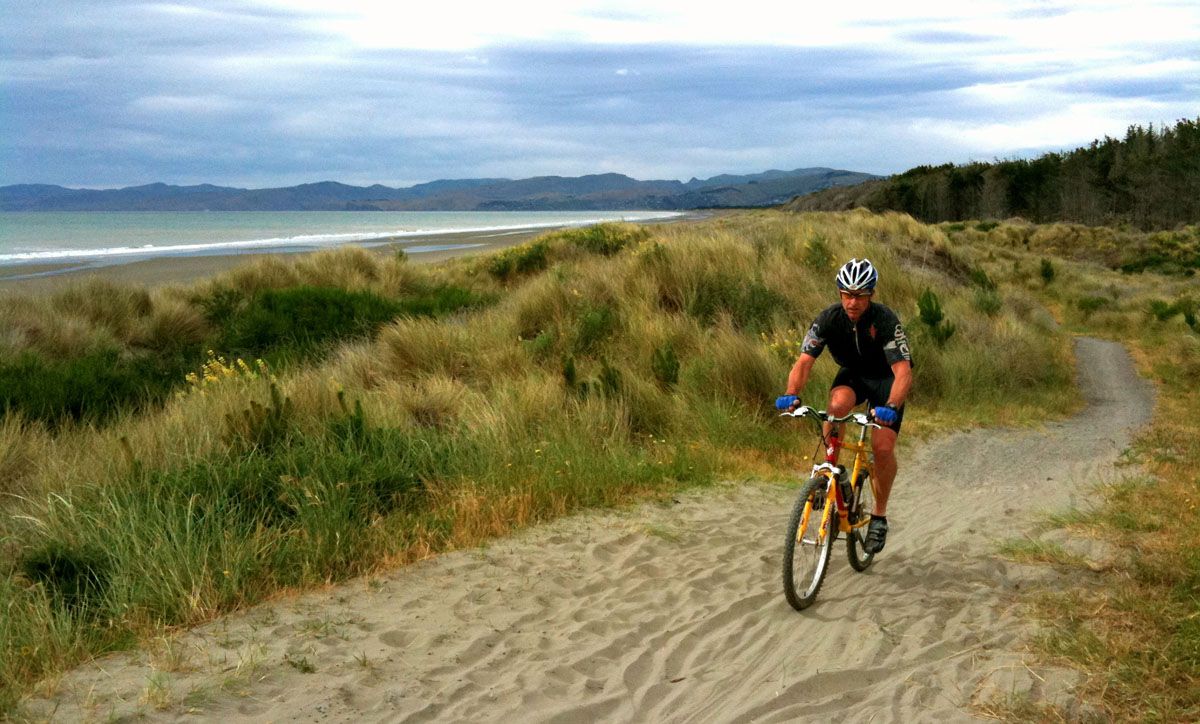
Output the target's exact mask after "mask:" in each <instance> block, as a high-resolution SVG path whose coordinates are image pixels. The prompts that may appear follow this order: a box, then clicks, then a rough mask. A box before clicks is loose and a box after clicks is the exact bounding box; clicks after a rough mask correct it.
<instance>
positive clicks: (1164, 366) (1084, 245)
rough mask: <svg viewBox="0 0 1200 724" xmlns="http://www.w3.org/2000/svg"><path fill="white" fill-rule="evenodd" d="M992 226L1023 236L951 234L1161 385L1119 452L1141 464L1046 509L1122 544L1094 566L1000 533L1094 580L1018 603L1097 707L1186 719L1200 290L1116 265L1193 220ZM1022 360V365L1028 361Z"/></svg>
mask: <svg viewBox="0 0 1200 724" xmlns="http://www.w3.org/2000/svg"><path fill="white" fill-rule="evenodd" d="M1018 232H1020V233H1018ZM1025 232H1029V233H1025ZM997 233H1000V234H1013V235H1014V236H1016V238H1017V239H1018V242H1017V243H1018V244H1019V245H1020V246H1022V247H1023V246H1024V243H1023V241H1021V239H1024V238H1028V239H1029V240H1030V244H1029V246H1030V248H1031V251H1029V252H1028V253H1026V252H1023V251H1016V250H1010V253H1008V254H1003V255H1002V254H998V253H996V250H995V249H994V248H992V247H991V245H990V240H985V239H983V235H979V238H976V239H973V240H971V241H969V242H967V241H966V237H967V236H969V235H970V234H969V232H967V233H966V234H964V233H963V232H959V233H955V234H953V235H952V238H953V239H954V240H955V241H959V242H964V245H965V246H968V247H969V248H970V249H973V250H974V252H973V253H977V254H980V256H981V259H980V263H981V264H982V265H984V266H985V267H986V268H987V269H988V273H989V274H992V273H994V274H995V275H996V276H997V278H999V279H1001V280H1004V281H1003V282H1002V287H1003V285H1004V283H1008V284H1011V285H1012V287H1011V288H1020V287H1021V286H1022V285H1023V286H1024V287H1025V288H1026V289H1028V290H1030V292H1031V293H1032V294H1033V295H1034V296H1035V297H1036V298H1040V299H1041V300H1043V301H1044V302H1045V304H1046V305H1047V306H1048V307H1049V308H1050V309H1052V310H1053V312H1054V314H1055V316H1056V317H1057V318H1058V320H1059V321H1060V322H1061V324H1062V325H1063V327H1065V328H1067V329H1070V330H1072V331H1074V332H1078V333H1084V334H1090V335H1098V336H1103V337H1109V338H1111V339H1114V340H1116V341H1119V342H1121V343H1123V344H1125V345H1126V346H1127V347H1128V348H1129V349H1130V351H1131V352H1132V353H1133V355H1134V358H1135V360H1136V361H1137V364H1138V367H1139V370H1140V371H1141V373H1142V374H1143V375H1144V376H1146V377H1148V378H1150V379H1152V380H1154V381H1155V383H1156V384H1157V385H1158V387H1159V396H1158V403H1157V409H1156V411H1155V416H1154V419H1153V422H1152V423H1151V425H1150V426H1149V427H1148V428H1147V429H1146V430H1145V431H1143V433H1142V434H1141V436H1140V437H1139V438H1138V439H1137V440H1136V441H1135V442H1134V444H1133V445H1132V447H1131V448H1130V449H1129V450H1128V451H1127V452H1126V453H1125V456H1124V457H1125V460H1126V461H1127V462H1128V463H1129V464H1131V465H1137V466H1139V467H1140V468H1141V474H1138V475H1131V476H1130V477H1129V478H1128V479H1126V480H1123V481H1121V482H1117V483H1113V484H1108V485H1105V486H1104V487H1102V488H1100V489H1099V493H1100V495H1101V502H1100V505H1098V506H1097V507H1095V508H1094V509H1091V510H1088V511H1074V512H1072V513H1070V514H1067V515H1063V516H1059V517H1058V520H1057V522H1058V524H1060V525H1065V526H1068V527H1070V528H1072V529H1074V530H1076V531H1078V532H1079V534H1080V535H1085V536H1088V537H1092V538H1098V539H1100V540H1104V541H1107V542H1110V543H1112V544H1114V545H1115V546H1117V547H1118V548H1119V549H1120V550H1122V551H1123V555H1121V556H1118V557H1116V559H1115V560H1116V563H1114V564H1113V566H1112V567H1110V568H1107V569H1106V570H1104V571H1102V572H1100V573H1097V572H1095V571H1094V570H1092V569H1088V568H1087V566H1088V565H1089V562H1088V561H1083V560H1075V559H1074V557H1072V556H1070V555H1066V554H1064V553H1063V552H1062V551H1061V550H1057V549H1055V548H1054V547H1047V546H1045V544H1039V543H1036V542H1023V543H1022V542H1018V543H1013V544H1011V545H1010V546H1009V548H1010V550H1008V553H1009V554H1010V555H1013V556H1015V557H1020V558H1023V559H1026V560H1044V561H1047V562H1052V563H1054V564H1056V565H1060V566H1077V567H1080V568H1081V569H1083V570H1082V572H1081V575H1084V576H1087V577H1088V578H1090V579H1091V580H1092V581H1093V583H1094V585H1091V586H1088V587H1081V588H1079V589H1077V590H1074V591H1070V592H1042V593H1040V594H1038V595H1031V596H1030V597H1029V598H1028V600H1027V604H1028V606H1029V610H1030V611H1031V612H1032V614H1033V615H1034V616H1035V617H1037V618H1038V619H1040V620H1042V621H1043V622H1044V623H1045V626H1044V629H1043V630H1044V632H1043V633H1042V634H1041V635H1040V636H1039V637H1038V639H1037V641H1036V642H1035V643H1036V647H1037V650H1038V651H1040V652H1041V654H1042V655H1045V656H1047V657H1050V658H1053V659H1055V660H1056V661H1058V662H1061V663H1069V664H1072V665H1074V666H1076V667H1078V668H1081V669H1084V670H1086V671H1087V672H1088V674H1089V675H1088V677H1087V678H1086V682H1085V684H1084V691H1082V692H1080V693H1081V695H1082V696H1083V698H1085V699H1087V700H1088V701H1091V702H1098V703H1099V704H1100V707H1101V709H1102V710H1103V711H1102V716H1103V717H1104V720H1105V721H1114V722H1177V723H1183V722H1195V721H1198V720H1200V654H1198V653H1197V652H1200V625H1196V624H1195V622H1196V621H1197V620H1198V618H1197V615H1198V612H1200V478H1197V476H1196V470H1197V467H1200V429H1198V428H1200V426H1198V425H1197V424H1196V422H1195V419H1194V417H1195V416H1194V410H1195V409H1196V407H1197V406H1198V405H1200V386H1198V385H1197V384H1196V380H1197V379H1200V336H1198V335H1197V330H1196V329H1195V328H1193V327H1192V326H1191V325H1190V324H1189V323H1188V322H1187V321H1186V318H1185V312H1186V311H1187V310H1188V309H1189V308H1190V305H1191V303H1192V300H1194V299H1196V298H1197V296H1200V295H1198V293H1197V288H1196V284H1195V282H1194V281H1193V280H1192V279H1191V277H1189V276H1188V275H1187V273H1186V269H1185V268H1184V265H1180V264H1173V265H1171V264H1133V265H1132V266H1133V267H1136V268H1138V269H1147V270H1156V271H1155V273H1145V272H1139V273H1129V272H1128V271H1126V272H1125V273H1121V272H1119V271H1114V270H1115V269H1121V268H1125V269H1129V268H1130V267H1131V265H1130V260H1131V259H1137V258H1143V257H1148V256H1149V257H1153V255H1155V254H1157V253H1158V250H1156V247H1155V245H1156V244H1161V243H1163V242H1164V240H1170V239H1171V238H1174V237H1176V236H1178V235H1179V234H1182V233H1191V231H1190V230H1186V229H1185V230H1183V231H1176V232H1168V233H1162V234H1140V233H1137V234H1131V232H1126V231H1120V230H1112V229H1089V228H1087V227H1073V226H1069V225H1053V226H1050V227H1039V228H1034V229H1030V228H1029V225H1025V224H1008V223H1005V224H1000V225H998V226H997V227H995V228H993V229H991V230H990V231H988V232H987V236H988V237H990V236H991V235H994V234H997ZM1131 236H1132V237H1134V238H1131ZM1006 243H1011V241H1009V242H1006ZM1182 247H1183V253H1184V254H1185V255H1186V253H1190V252H1188V247H1187V246H1186V245H1182ZM1047 252H1049V253H1052V254H1055V255H1056V256H1055V257H1054V258H1053V262H1052V265H1053V267H1054V268H1055V270H1056V271H1055V275H1054V278H1053V279H1052V280H1051V281H1050V282H1048V283H1044V282H1043V280H1042V279H1041V278H1040V277H1039V276H1037V269H1038V262H1039V259H1040V258H1041V257H1042V255H1044V254H1045V253H1047ZM1183 258H1185V259H1186V256H1185V257H1183ZM1023 278H1024V282H1022V279H1023ZM1017 301H1018V299H1017V298H1015V297H1012V296H1006V298H1005V306H1006V307H1007V308H1011V309H1013V310H1014V311H1015V312H1017V313H1018V315H1017V316H1020V317H1024V318H1025V319H1027V320H1030V321H1034V318H1035V316H1036V315H1037V314H1038V313H1037V312H1036V310H1026V309H1024V308H1023V306H1022V307H1018V306H1016V305H1015V304H1014V303H1015V302H1017ZM1155 302H1157V304H1155ZM1172 307H1173V308H1174V310H1173V311H1171V312H1170V313H1168V309H1170V308H1172ZM1005 323H1007V322H1005ZM1020 333H1021V330H1020V329H1018V330H1015V331H1014V334H1017V335H1018V336H1019V335H1020ZM1025 374H1028V375H1029V378H1030V379H1033V378H1036V377H1037V376H1038V371H1037V370H1036V369H1027V370H1026V372H1025ZM1006 716H1007V717H1008V718H1009V719H1010V720H1013V721H1021V722H1059V721H1067V720H1068V719H1067V712H1065V711H1063V710H1061V709H1059V708H1057V707H1055V706H1051V705H1039V706H1032V705H1031V706H1024V707H1019V708H1017V709H1013V710H1011V711H1008V712H1006Z"/></svg>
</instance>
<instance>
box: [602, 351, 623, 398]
mask: <svg viewBox="0 0 1200 724" xmlns="http://www.w3.org/2000/svg"><path fill="white" fill-rule="evenodd" d="M597 382H598V383H599V385H600V389H601V390H602V391H603V392H604V394H606V395H608V396H609V397H615V396H617V395H619V394H620V393H621V371H620V370H618V369H617V368H616V367H613V366H612V365H610V364H609V363H608V360H606V359H603V358H601V360H600V376H599V378H598V379H597Z"/></svg>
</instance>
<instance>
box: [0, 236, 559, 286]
mask: <svg viewBox="0 0 1200 724" xmlns="http://www.w3.org/2000/svg"><path fill="white" fill-rule="evenodd" d="M548 231H550V229H537V230H534V231H521V232H461V233H453V234H430V235H428V236H413V237H404V238H403V239H397V240H394V241H389V240H383V239H376V240H370V241H365V242H361V245H362V246H365V247H367V248H370V249H372V250H374V251H377V252H378V253H380V254H392V253H394V251H395V250H396V249H411V248H414V247H416V248H418V251H415V252H410V253H409V261H411V262H414V263H434V262H438V261H442V260H445V259H449V258H451V257H455V256H463V255H466V254H480V253H486V252H489V251H495V250H497V249H502V248H504V247H506V246H513V245H516V244H521V243H524V242H526V241H529V240H530V239H533V238H535V237H538V236H541V235H542V234H545V233H547V232H548ZM424 247H444V248H440V249H434V250H429V251H422V250H420V249H422V248H424ZM306 253H312V252H311V251H304V252H287V251H277V252H271V255H279V254H286V255H292V254H306ZM262 256H267V254H264V253H262V252H254V253H245V254H212V255H189V256H164V257H158V258H155V259H145V260H141V261H131V262H127V263H105V264H82V265H81V264H25V265H13V266H4V267H0V294H19V295H27V294H46V293H53V292H55V291H57V290H59V289H62V288H63V287H65V286H66V285H68V284H70V283H72V282H77V281H86V280H87V279H92V278H101V279H107V280H109V281H114V282H119V283H126V284H137V285H141V286H145V287H150V288H153V287H157V286H162V285H165V284H181V283H191V282H197V281H200V280H203V279H209V278H212V277H214V276H217V275H218V274H220V273H222V272H225V271H229V270H230V269H233V268H234V267H236V266H238V265H241V264H247V263H249V262H251V261H254V260H255V259H257V258H260V257H262Z"/></svg>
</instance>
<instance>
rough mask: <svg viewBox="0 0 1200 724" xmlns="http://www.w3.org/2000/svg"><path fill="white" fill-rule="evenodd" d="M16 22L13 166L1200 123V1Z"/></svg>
mask: <svg viewBox="0 0 1200 724" xmlns="http://www.w3.org/2000/svg"><path fill="white" fill-rule="evenodd" d="M409 6H412V7H409ZM701 6H711V7H712V9H711V10H705V9H702V7H701ZM414 7H415V8H416V9H414ZM0 17H2V18H3V21H0V185H3V184H12V183H55V184H61V185H64V186H73V187H79V186H84V187H113V186H127V185H135V184H142V183H149V182H154V181H164V182H167V183H174V184H193V183H205V182H207V183H216V184H221V185H233V186H245V187H256V188H257V187H266V186H283V185H291V184H297V183H304V182H311V181H321V180H338V181H343V182H346V183H353V184H371V183H383V184H387V185H391V186H408V185H411V184H414V183H420V182H423V181H430V180H434V179H439V178H474V177H507V178H523V177H528V176H537V175H563V176H576V175H582V174H587V173H603V172H618V173H624V174H628V175H630V176H633V177H635V178H640V179H680V180H685V181H686V180H687V179H689V178H691V177H692V176H697V177H700V178H705V177H708V176H712V175H715V174H718V173H754V172H758V171H763V170H766V169H769V168H780V169H791V168H797V167H806V166H832V167H836V168H844V169H850V170H855V171H869V172H873V173H880V174H887V173H895V172H899V171H903V170H905V169H907V168H910V167H912V166H915V165H918V164H923V163H930V164H938V163H945V162H956V163H962V162H967V161H971V160H992V159H994V158H1009V157H1018V156H1026V157H1027V156H1032V155H1036V154H1038V153H1041V152H1044V151H1047V150H1060V149H1068V148H1073V147H1076V146H1079V145H1083V144H1086V143H1088V142H1089V141H1091V140H1092V139H1094V138H1097V137H1103V136H1105V135H1112V136H1122V135H1123V134H1124V130H1125V128H1126V127H1127V126H1129V125H1131V124H1143V125H1145V124H1148V123H1154V124H1156V125H1158V124H1160V123H1164V122H1165V123H1168V124H1169V123H1173V122H1174V121H1176V120H1178V119H1180V118H1196V117H1200V3H1198V2H1197V1H1196V0H1151V1H1150V2H1142V3H1136V4H1135V3H1130V2H1128V0H1120V1H1118V2H1071V1H1063V2H1059V1H1057V0H1045V1H1025V0H1006V1H1001V2H993V1H991V0H982V1H973V2H969V3H966V2H961V0H953V1H950V2H919V1H918V2H907V3H897V2H894V0H888V2H873V1H871V0H858V1H857V2H821V3H811V2H798V1H797V0H791V1H790V2H769V1H761V0H739V1H737V2H729V1H726V2H721V3H701V2H696V1H692V2H677V1H674V0H630V1H627V0H604V1H603V2H586V1H585V2H576V1H573V0H533V1H532V2H524V1H522V0H517V1H516V2H509V3H498V2H494V1H489V2H473V1H464V0H419V1H418V2H415V3H408V2H399V1H398V0H337V2H332V1H328V0H247V1H245V2H228V1H225V0H210V1H209V2H198V1H193V0H181V1H180V2H169V1H167V2H133V1H128V0H81V1H70V0H43V1H39V2H32V1H30V0H0Z"/></svg>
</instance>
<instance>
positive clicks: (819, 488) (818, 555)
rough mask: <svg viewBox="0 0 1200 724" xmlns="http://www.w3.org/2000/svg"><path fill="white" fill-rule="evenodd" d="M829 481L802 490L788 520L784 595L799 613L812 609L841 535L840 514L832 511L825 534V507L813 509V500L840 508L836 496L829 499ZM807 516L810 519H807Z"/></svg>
mask: <svg viewBox="0 0 1200 724" xmlns="http://www.w3.org/2000/svg"><path fill="white" fill-rule="evenodd" d="M828 485H829V479H828V478H824V477H816V478H812V479H811V480H809V481H808V482H807V483H805V484H804V486H803V487H802V488H800V494H799V495H798V496H796V504H795V505H793V506H792V517H791V519H790V520H788V527H787V538H786V540H785V541H784V544H783V595H784V596H785V597H786V598H787V602H788V603H789V604H791V606H792V608H794V609H796V610H797V611H802V610H804V609H806V608H808V607H809V606H811V605H812V602H813V601H815V600H816V599H817V592H818V591H820V590H821V582H822V581H824V580H825V572H826V571H827V570H828V569H829V557H830V553H832V551H833V540H834V537H835V536H836V534H837V512H836V511H835V510H830V511H829V516H828V517H827V518H826V525H825V528H824V530H822V529H821V528H822V527H821V519H822V516H823V515H824V512H823V507H816V506H810V505H809V503H810V501H812V500H817V501H822V500H823V501H824V505H825V506H836V505H837V503H836V502H835V501H834V499H833V496H832V495H830V496H826V495H825V491H826V488H827V486H828ZM806 512H807V516H806V515H805V514H806Z"/></svg>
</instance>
